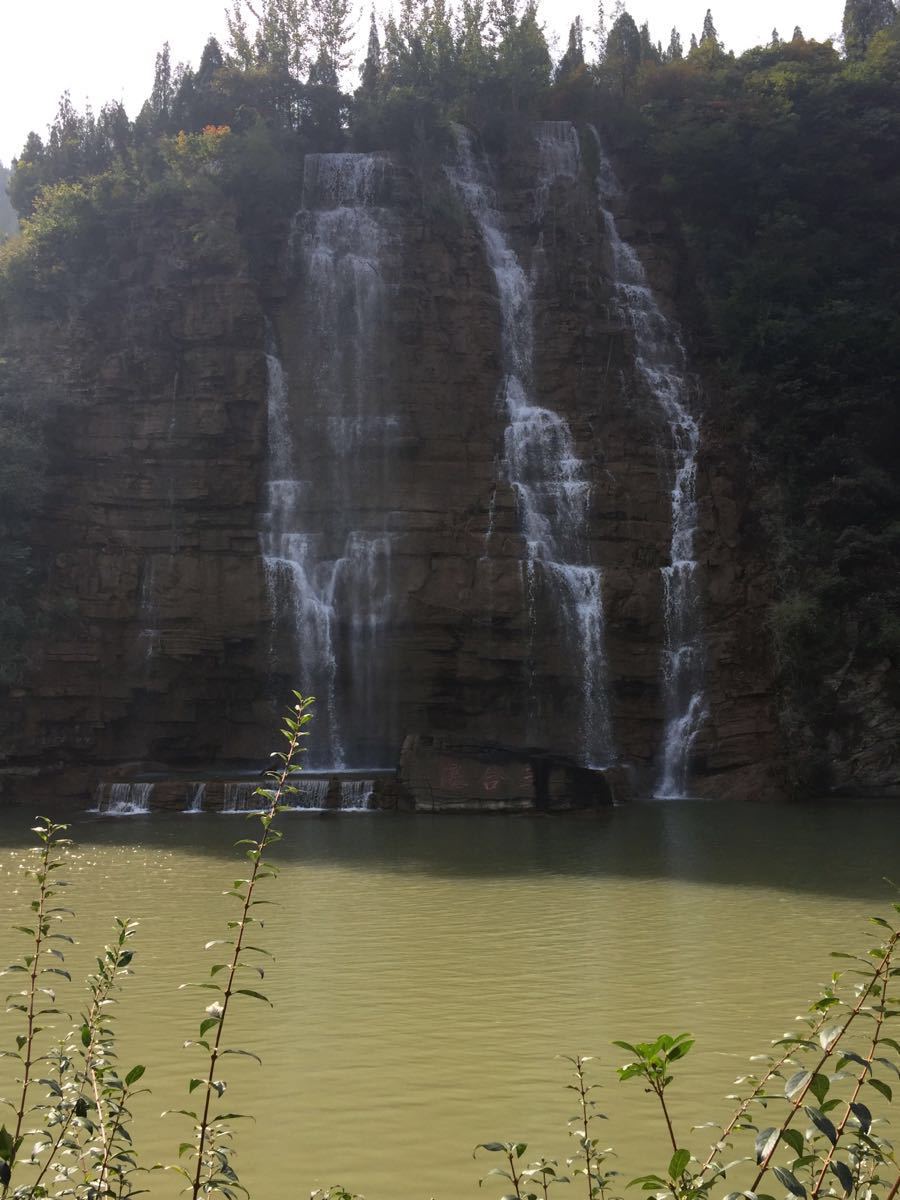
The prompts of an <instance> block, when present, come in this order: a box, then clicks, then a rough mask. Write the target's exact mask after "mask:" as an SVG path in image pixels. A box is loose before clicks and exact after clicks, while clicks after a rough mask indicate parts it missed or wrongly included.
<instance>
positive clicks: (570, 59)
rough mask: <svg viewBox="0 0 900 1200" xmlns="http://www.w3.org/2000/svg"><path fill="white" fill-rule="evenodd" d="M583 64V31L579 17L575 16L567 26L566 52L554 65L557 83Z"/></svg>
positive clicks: (568, 76) (572, 73)
mask: <svg viewBox="0 0 900 1200" xmlns="http://www.w3.org/2000/svg"><path fill="white" fill-rule="evenodd" d="M583 66H584V32H583V30H582V28H581V17H576V18H575V20H574V21H573V22H572V24H571V25H570V26H569V44H568V46H567V47H566V52H565V54H564V55H563V56H562V58H561V59H560V60H559V63H558V65H557V67H556V73H555V79H556V82H557V83H559V82H561V81H562V80H564V79H569V78H570V77H571V76H572V75H574V74H575V72H576V71H577V70H578V69H579V67H583Z"/></svg>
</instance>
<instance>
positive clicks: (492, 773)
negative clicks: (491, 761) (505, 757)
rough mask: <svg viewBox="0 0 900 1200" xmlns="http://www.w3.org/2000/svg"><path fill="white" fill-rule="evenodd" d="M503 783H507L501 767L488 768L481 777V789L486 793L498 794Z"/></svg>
mask: <svg viewBox="0 0 900 1200" xmlns="http://www.w3.org/2000/svg"><path fill="white" fill-rule="evenodd" d="M502 783H506V775H505V774H504V773H503V771H501V770H500V768H499V767H488V768H487V770H486V771H485V772H484V774H483V775H482V777H481V788H482V791H485V792H496V791H497V789H498V788H499V787H500V785H501V784H502Z"/></svg>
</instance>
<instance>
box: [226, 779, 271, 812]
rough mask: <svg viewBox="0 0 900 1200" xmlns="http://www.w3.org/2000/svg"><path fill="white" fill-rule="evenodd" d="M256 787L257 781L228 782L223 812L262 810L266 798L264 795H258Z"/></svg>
mask: <svg viewBox="0 0 900 1200" xmlns="http://www.w3.org/2000/svg"><path fill="white" fill-rule="evenodd" d="M256 788H257V785H256V784H255V783H226V784H225V787H224V795H223V799H222V812H223V813H252V812H261V811H262V810H263V805H264V800H263V797H262V796H257V794H256Z"/></svg>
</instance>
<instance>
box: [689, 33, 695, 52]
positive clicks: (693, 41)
mask: <svg viewBox="0 0 900 1200" xmlns="http://www.w3.org/2000/svg"><path fill="white" fill-rule="evenodd" d="M696 49H697V35H696V33H692V34H691V41H690V47H689V50H688V53H691V54H692V53H693V52H694V51H695V50H696Z"/></svg>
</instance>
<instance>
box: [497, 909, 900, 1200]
mask: <svg viewBox="0 0 900 1200" xmlns="http://www.w3.org/2000/svg"><path fill="white" fill-rule="evenodd" d="M894 911H895V912H900V905H896V904H895V905H894ZM872 919H873V921H874V923H875V924H876V925H877V926H878V927H879V928H880V929H881V930H882V931H883V937H882V940H881V942H880V943H879V944H878V945H877V946H873V947H871V948H870V949H869V950H868V951H867V952H866V953H865V954H863V955H853V954H843V953H837V954H835V955H834V957H836V958H840V959H846V960H848V962H849V963H850V964H852V965H850V966H849V967H848V968H847V969H845V970H844V971H840V972H835V973H834V974H833V975H832V977H831V980H830V982H829V984H828V986H827V987H826V988H825V989H824V991H823V993H822V995H821V996H820V997H819V998H818V999H817V1000H816V1001H815V1003H814V1004H813V1005H812V1006H811V1007H810V1009H809V1011H808V1012H807V1013H806V1014H805V1015H804V1016H803V1017H801V1018H800V1021H801V1024H802V1026H803V1029H802V1031H801V1032H800V1033H798V1034H796V1035H785V1036H784V1037H783V1038H779V1039H778V1040H777V1041H776V1042H774V1043H773V1046H774V1053H771V1054H768V1055H765V1056H763V1062H764V1063H765V1069H764V1070H763V1072H762V1074H761V1075H747V1076H744V1077H743V1078H742V1079H740V1080H738V1083H739V1084H745V1085H750V1091H749V1092H748V1093H747V1094H746V1095H745V1096H744V1097H743V1098H740V1099H739V1102H738V1106H737V1109H736V1110H735V1112H734V1113H733V1114H732V1116H731V1118H730V1119H729V1120H728V1121H727V1122H726V1123H725V1125H724V1126H719V1125H718V1124H716V1123H711V1126H712V1127H713V1128H715V1129H717V1130H719V1136H718V1137H717V1139H716V1141H715V1143H714V1145H713V1146H712V1148H711V1149H710V1150H709V1152H708V1154H707V1155H706V1156H705V1157H703V1158H700V1157H699V1156H696V1155H695V1154H694V1153H693V1152H692V1151H691V1150H690V1149H688V1148H687V1147H686V1146H685V1145H684V1141H685V1139H684V1138H682V1137H679V1136H678V1135H677V1134H676V1127H675V1122H674V1120H673V1117H672V1112H671V1108H670V1106H669V1103H668V1100H667V1092H668V1089H669V1088H670V1086H671V1084H672V1083H673V1082H674V1078H675V1076H674V1071H673V1065H674V1064H675V1063H677V1062H678V1061H680V1060H681V1059H683V1058H684V1057H685V1055H687V1053H688V1052H689V1051H690V1049H691V1047H692V1046H693V1044H694V1043H693V1040H692V1039H691V1037H690V1035H689V1034H686V1033H680V1034H677V1035H675V1036H673V1035H671V1034H660V1036H659V1037H657V1038H656V1039H655V1040H653V1041H646V1042H633V1043H632V1042H622V1041H619V1042H615V1043H614V1045H616V1046H618V1047H620V1048H622V1049H624V1050H627V1051H628V1053H629V1054H630V1055H631V1056H632V1057H631V1059H630V1061H628V1062H627V1063H625V1064H624V1066H622V1067H620V1068H619V1069H618V1076H619V1079H620V1080H629V1079H639V1080H641V1081H642V1082H643V1083H644V1085H645V1090H646V1091H647V1092H649V1093H650V1094H651V1095H653V1096H655V1097H656V1101H657V1104H658V1109H659V1115H660V1117H661V1119H662V1123H663V1126H664V1128H665V1132H666V1137H667V1139H668V1141H669V1144H670V1145H671V1147H672V1155H671V1157H670V1159H669V1162H668V1165H667V1167H666V1169H665V1171H664V1172H663V1171H659V1172H656V1173H650V1174H644V1175H640V1176H638V1177H637V1178H636V1179H632V1180H631V1182H630V1184H629V1186H637V1187H640V1188H641V1189H642V1190H644V1191H646V1192H651V1193H653V1195H654V1196H655V1197H657V1198H659V1200H706V1198H707V1197H709V1195H710V1193H711V1192H712V1190H713V1187H714V1186H715V1185H718V1184H723V1183H724V1182H725V1180H726V1178H727V1177H729V1176H733V1175H735V1174H737V1175H738V1176H739V1178H740V1179H741V1185H742V1186H741V1190H739V1191H731V1192H728V1193H727V1194H726V1196H725V1200H775V1197H774V1196H773V1194H772V1191H770V1190H767V1189H769V1188H770V1187H772V1185H775V1188H774V1190H775V1191H776V1192H779V1191H780V1192H781V1194H782V1195H784V1196H786V1197H787V1198H788V1200H791V1198H797V1200H820V1198H821V1197H823V1196H825V1195H828V1196H838V1197H849V1198H851V1200H879V1198H881V1200H897V1197H898V1194H900V1162H898V1157H897V1153H896V1151H895V1149H894V1146H893V1144H892V1143H891V1142H890V1141H889V1140H888V1138H887V1137H886V1136H885V1133H884V1125H885V1124H886V1118H885V1117H883V1116H880V1115H879V1114H878V1112H877V1106H878V1105H879V1104H880V1103H881V1102H883V1101H887V1103H888V1104H890V1103H892V1101H893V1095H894V1093H893V1088H894V1086H895V1084H894V1083H893V1078H894V1077H896V1078H897V1079H900V1041H898V1040H897V1038H896V1037H895V1036H891V1034H890V1033H889V1030H890V1029H892V1027H893V1026H892V1023H893V1025H896V1023H897V1018H898V1017H900V996H898V995H897V994H896V993H897V991H898V990H900V988H898V985H897V982H896V981H897V979H898V977H900V966H897V965H896V960H897V946H898V939H900V931H898V929H897V928H896V923H893V924H892V923H891V922H890V921H886V920H885V919H884V918H881V917H875V918H872ZM895 921H896V919H895ZM568 1061H569V1062H570V1063H572V1065H573V1067H574V1072H575V1082H574V1083H570V1084H569V1085H568V1087H569V1088H570V1089H571V1090H573V1091H575V1092H576V1093H577V1095H578V1097H579V1103H580V1112H579V1114H578V1116H577V1117H576V1118H574V1120H573V1121H572V1122H570V1126H574V1128H571V1129H570V1132H571V1133H572V1135H573V1136H574V1137H575V1138H576V1141H577V1143H578V1145H579V1153H578V1154H577V1155H576V1156H575V1157H574V1158H572V1159H570V1160H569V1165H570V1166H573V1165H574V1166H575V1173H576V1174H577V1175H581V1176H583V1178H584V1181H585V1184H586V1193H587V1200H595V1197H602V1200H612V1197H611V1195H610V1189H611V1187H612V1185H613V1183H614V1176H615V1172H610V1171H608V1170H607V1169H606V1167H605V1163H606V1159H607V1157H608V1156H609V1154H610V1153H611V1151H608V1150H604V1151H601V1150H600V1149H599V1143H598V1141H597V1139H596V1138H594V1137H593V1136H592V1135H591V1132H590V1124H591V1122H592V1121H593V1120H596V1119H597V1117H600V1116H602V1114H599V1113H597V1112H596V1111H595V1108H596V1106H595V1105H594V1103H593V1101H592V1100H591V1099H590V1094H591V1092H592V1091H593V1089H594V1088H595V1087H596V1086H597V1085H596V1084H589V1083H587V1081H586V1077H585V1065H586V1064H587V1063H588V1062H590V1061H591V1060H590V1059H588V1058H582V1057H576V1058H569V1059H568ZM762 1118H765V1120H763V1119H762ZM706 1127H707V1126H704V1128H706ZM742 1143H743V1144H745V1145H742ZM480 1148H484V1149H486V1150H490V1151H494V1152H499V1153H502V1154H504V1155H505V1156H506V1158H507V1161H508V1168H505V1169H504V1168H496V1169H494V1170H493V1171H491V1172H489V1175H497V1176H502V1177H503V1178H504V1179H505V1180H507V1181H509V1182H510V1183H511V1184H512V1189H513V1193H514V1195H515V1196H516V1197H517V1198H518V1200H540V1197H539V1196H538V1195H537V1193H536V1192H534V1191H528V1190H527V1187H526V1179H527V1174H526V1172H525V1171H524V1170H522V1169H520V1168H518V1165H517V1164H518V1160H519V1159H521V1158H522V1156H523V1155H524V1153H525V1150H526V1148H527V1147H526V1144H525V1143H524V1142H488V1143H484V1144H483V1147H479V1149H480ZM726 1153H727V1154H728V1155H732V1154H733V1155H735V1157H733V1158H729V1160H728V1161H725V1155H726ZM541 1161H542V1162H543V1161H544V1160H541ZM538 1175H539V1173H538ZM482 1182H484V1180H482ZM557 1182H562V1180H561V1179H559V1180H557ZM542 1195H543V1196H546V1191H545V1190H543V1189H542ZM504 1200H508V1198H507V1197H504Z"/></svg>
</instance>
